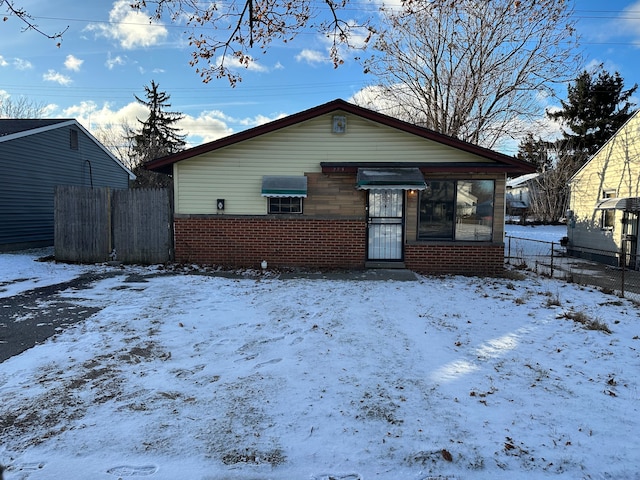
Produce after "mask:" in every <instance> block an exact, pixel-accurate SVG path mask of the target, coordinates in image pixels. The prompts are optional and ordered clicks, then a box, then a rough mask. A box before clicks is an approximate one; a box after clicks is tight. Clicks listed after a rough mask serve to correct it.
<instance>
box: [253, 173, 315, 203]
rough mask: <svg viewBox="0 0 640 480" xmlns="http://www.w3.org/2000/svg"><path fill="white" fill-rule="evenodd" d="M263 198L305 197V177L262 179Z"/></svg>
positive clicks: (269, 176) (267, 176)
mask: <svg viewBox="0 0 640 480" xmlns="http://www.w3.org/2000/svg"><path fill="white" fill-rule="evenodd" d="M262 196H263V197H303V198H306V197H307V177H305V176H304V175H301V176H275V175H265V176H264V177H262Z"/></svg>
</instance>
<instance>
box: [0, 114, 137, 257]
mask: <svg viewBox="0 0 640 480" xmlns="http://www.w3.org/2000/svg"><path fill="white" fill-rule="evenodd" d="M73 128H74V127H62V128H57V129H53V130H49V131H46V132H43V133H40V134H37V135H29V136H26V137H22V138H18V139H15V140H11V141H8V142H3V143H0V168H1V172H0V250H7V249H11V248H12V247H19V248H21V247H26V246H29V245H33V246H36V245H37V246H40V245H52V244H53V197H54V187H55V186H56V185H79V186H91V184H92V180H93V185H94V186H110V187H113V188H127V187H128V181H129V177H128V173H127V172H126V171H125V170H124V169H123V168H122V167H120V166H119V165H118V164H117V163H116V162H114V161H113V160H112V159H111V158H110V157H109V156H108V155H107V154H106V153H105V152H104V151H103V150H102V149H101V148H100V147H99V146H98V145H96V144H95V143H94V142H93V141H92V140H91V138H89V137H88V136H87V135H85V134H84V133H83V132H82V131H81V130H79V129H78V149H77V150H72V149H71V148H70V142H69V140H70V133H69V131H70V130H71V129H73Z"/></svg>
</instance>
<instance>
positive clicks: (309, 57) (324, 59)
mask: <svg viewBox="0 0 640 480" xmlns="http://www.w3.org/2000/svg"><path fill="white" fill-rule="evenodd" d="M296 61H298V62H306V63H308V64H310V65H315V64H318V63H331V58H329V56H328V55H327V54H325V53H322V52H320V51H318V50H310V49H308V48H305V49H304V50H302V51H301V52H300V53H299V54H298V55H296Z"/></svg>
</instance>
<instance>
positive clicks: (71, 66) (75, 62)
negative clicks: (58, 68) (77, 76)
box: [64, 55, 84, 72]
mask: <svg viewBox="0 0 640 480" xmlns="http://www.w3.org/2000/svg"><path fill="white" fill-rule="evenodd" d="M83 63H84V60H80V59H79V58H77V57H74V56H73V55H67V58H66V60H65V61H64V66H65V67H66V68H67V70H73V71H74V72H78V71H80V67H81V66H82V64H83Z"/></svg>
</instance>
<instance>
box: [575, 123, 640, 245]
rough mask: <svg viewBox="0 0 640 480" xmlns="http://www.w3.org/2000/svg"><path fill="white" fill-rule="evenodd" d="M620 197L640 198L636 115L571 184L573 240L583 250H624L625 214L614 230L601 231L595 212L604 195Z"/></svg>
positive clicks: (639, 129)
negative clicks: (622, 247)
mask: <svg viewBox="0 0 640 480" xmlns="http://www.w3.org/2000/svg"><path fill="white" fill-rule="evenodd" d="M605 191H606V192H609V191H613V192H615V196H616V197H639V196H640V114H638V113H636V114H635V115H634V116H633V117H632V118H631V119H630V120H629V121H628V122H627V123H626V124H625V125H624V126H623V127H622V128H621V129H620V130H619V131H618V132H617V133H616V134H615V135H614V136H613V137H612V138H611V140H609V142H607V143H606V144H605V145H604V147H603V148H602V149H601V150H600V151H598V152H597V153H596V154H595V155H594V156H593V157H592V158H591V160H590V161H589V162H588V163H587V164H585V166H584V167H582V169H581V170H580V171H578V173H576V175H575V176H574V177H573V179H572V180H571V198H570V201H569V208H570V209H571V210H573V212H574V216H575V226H573V227H572V226H571V225H570V226H569V228H568V235H569V239H570V240H571V241H572V242H573V243H574V244H576V245H579V246H582V247H589V248H596V249H603V250H612V249H613V250H615V249H617V248H620V240H621V237H622V232H621V226H622V225H621V223H620V220H621V219H622V212H621V211H619V210H616V212H615V219H614V224H613V229H612V230H602V229H601V228H600V217H601V215H602V212H601V211H600V210H595V205H596V203H597V202H598V201H599V200H601V199H602V198H603V192H605Z"/></svg>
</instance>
